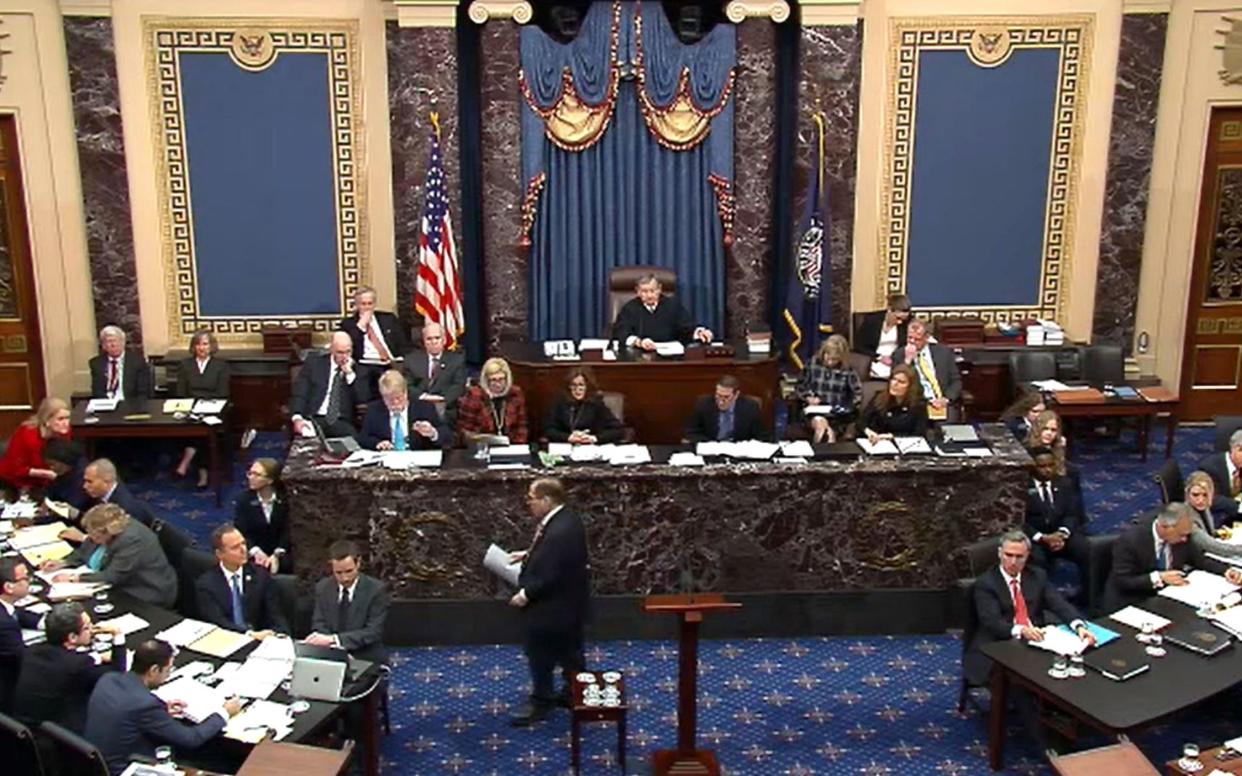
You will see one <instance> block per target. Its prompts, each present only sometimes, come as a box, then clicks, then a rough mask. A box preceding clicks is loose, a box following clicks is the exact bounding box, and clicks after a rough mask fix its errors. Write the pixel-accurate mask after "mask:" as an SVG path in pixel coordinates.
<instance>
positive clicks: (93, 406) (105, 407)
mask: <svg viewBox="0 0 1242 776" xmlns="http://www.w3.org/2000/svg"><path fill="white" fill-rule="evenodd" d="M120 403H121V400H120V399H91V400H90V401H88V402H87V403H86V411H87V412H112V411H113V410H115V409H116V406H117V405H118V404H120Z"/></svg>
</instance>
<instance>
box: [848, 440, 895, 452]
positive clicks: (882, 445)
mask: <svg viewBox="0 0 1242 776" xmlns="http://www.w3.org/2000/svg"><path fill="white" fill-rule="evenodd" d="M854 441H855V442H856V443H857V444H858V446H859V447H861V448H862V450H863V452H864V453H866V454H867V455H897V453H899V452H901V451H900V450H898V449H897V445H896V444H894V443H893V440H891V439H881V440H878V441H877V442H876V443H875V444H872V443H871V440H869V439H866V438H864V437H859V438H858V439H856V440H854Z"/></svg>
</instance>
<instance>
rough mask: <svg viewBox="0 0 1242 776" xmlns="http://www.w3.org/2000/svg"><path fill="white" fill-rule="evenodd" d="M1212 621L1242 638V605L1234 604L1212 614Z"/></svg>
mask: <svg viewBox="0 0 1242 776" xmlns="http://www.w3.org/2000/svg"><path fill="white" fill-rule="evenodd" d="M1211 620H1212V622H1214V623H1216V625H1217V626H1218V627H1220V628H1223V629H1224V630H1227V631H1229V632H1230V633H1232V634H1233V635H1234V636H1236V637H1238V638H1239V639H1242V606H1232V607H1230V608H1228V609H1226V610H1225V611H1223V612H1216V613H1214V614H1213V615H1212V616H1211Z"/></svg>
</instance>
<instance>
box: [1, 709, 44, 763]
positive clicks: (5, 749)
mask: <svg viewBox="0 0 1242 776" xmlns="http://www.w3.org/2000/svg"><path fill="white" fill-rule="evenodd" d="M0 758H3V759H2V760H0V762H6V763H8V765H7V766H5V770H6V771H7V772H9V773H22V774H30V776H42V774H43V773H44V769H43V758H42V757H40V756H39V746H38V743H37V742H36V741H35V737H34V734H32V733H31V732H30V728H28V727H26V726H25V725H23V724H22V723H20V722H18V721H17V720H15V719H13V718H12V717H10V716H7V715H5V714H0Z"/></svg>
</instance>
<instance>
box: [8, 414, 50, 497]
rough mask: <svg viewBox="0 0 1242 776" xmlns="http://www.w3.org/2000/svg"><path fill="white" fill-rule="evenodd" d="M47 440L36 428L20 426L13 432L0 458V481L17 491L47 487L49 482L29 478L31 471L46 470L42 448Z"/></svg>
mask: <svg viewBox="0 0 1242 776" xmlns="http://www.w3.org/2000/svg"><path fill="white" fill-rule="evenodd" d="M45 444H47V440H46V439H44V438H43V435H42V434H40V433H39V429H38V428H37V427H36V426H28V425H26V424H24V423H23V424H22V425H20V426H18V427H17V430H16V431H14V432H13V438H12V439H10V440H9V446H8V448H7V449H5V451H4V457H3V458H0V480H4V481H5V482H7V483H8V484H10V485H12V486H13V487H15V488H18V489H19V490H20V489H22V488H36V487H42V486H44V485H47V484H48V483H50V482H51V480H44V479H39V478H38V477H31V476H30V470H31V469H46V468H47V462H46V461H44V460H43V446H44V445H45Z"/></svg>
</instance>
